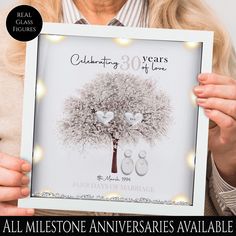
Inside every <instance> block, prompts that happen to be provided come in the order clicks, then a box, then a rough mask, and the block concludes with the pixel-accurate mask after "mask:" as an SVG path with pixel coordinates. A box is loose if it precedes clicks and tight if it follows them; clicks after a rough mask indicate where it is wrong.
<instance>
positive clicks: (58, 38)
mask: <svg viewBox="0 0 236 236" xmlns="http://www.w3.org/2000/svg"><path fill="white" fill-rule="evenodd" d="M46 38H47V39H48V40H49V41H51V42H53V43H59V42H61V41H62V40H64V39H65V36H62V35H47V36H46Z"/></svg>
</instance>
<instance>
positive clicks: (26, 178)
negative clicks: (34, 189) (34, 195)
mask: <svg viewBox="0 0 236 236" xmlns="http://www.w3.org/2000/svg"><path fill="white" fill-rule="evenodd" d="M28 183H29V177H28V176H26V175H25V176H23V177H22V179H21V184H22V185H27V184H28Z"/></svg>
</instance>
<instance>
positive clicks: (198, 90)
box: [194, 86, 204, 93]
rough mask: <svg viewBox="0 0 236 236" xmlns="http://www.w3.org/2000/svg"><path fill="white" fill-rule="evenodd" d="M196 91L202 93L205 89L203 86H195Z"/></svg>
mask: <svg viewBox="0 0 236 236" xmlns="http://www.w3.org/2000/svg"><path fill="white" fill-rule="evenodd" d="M194 91H195V92H196V93H202V92H203V91H204V89H203V88H202V87H199V86H198V87H195V88H194Z"/></svg>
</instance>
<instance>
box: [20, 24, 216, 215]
mask: <svg viewBox="0 0 236 236" xmlns="http://www.w3.org/2000/svg"><path fill="white" fill-rule="evenodd" d="M212 48H213V33H212V32H207V31H188V30H165V29H140V28H126V27H112V26H89V25H64V24H53V23H45V24H44V26H43V30H42V32H41V34H40V35H39V36H38V37H37V38H36V39H34V40H32V41H30V42H28V43H27V54H26V55H27V56H26V73H25V94H24V111H23V129H22V149H21V157H22V158H23V159H25V160H28V161H29V162H30V163H32V173H31V174H30V176H29V177H30V179H31V182H30V189H31V194H30V196H29V197H28V198H26V199H22V200H20V201H19V206H21V207H30V208H31V207H32V208H43V209H60V210H75V211H76V210H80V211H98V212H99V211H102V212H116V213H132V214H150V215H203V212H204V196H205V178H206V161H207V140H208V119H207V118H206V117H205V115H204V112H203V110H202V109H201V108H199V107H198V106H197V105H196V102H195V97H194V95H193V92H192V91H193V88H194V87H195V86H196V85H198V80H197V76H198V74H199V73H202V72H211V67H212Z"/></svg>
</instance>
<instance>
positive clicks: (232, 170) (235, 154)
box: [194, 74, 236, 186]
mask: <svg viewBox="0 0 236 236" xmlns="http://www.w3.org/2000/svg"><path fill="white" fill-rule="evenodd" d="M198 79H199V82H200V86H197V87H195V88H194V93H195V95H196V96H197V103H198V105H199V106H201V107H202V108H204V110H205V114H206V116H207V117H208V118H209V119H210V120H211V122H210V130H209V150H210V151H211V152H212V155H213V158H214V161H215V164H216V166H217V168H218V170H219V172H220V174H221V176H222V177H223V178H224V179H225V181H227V182H228V183H229V184H230V185H232V186H236V81H235V80H234V79H233V78H230V77H227V76H221V75H218V74H201V75H199V77H198Z"/></svg>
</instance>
